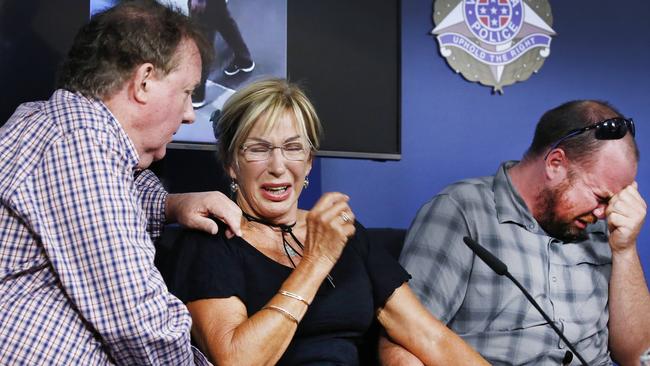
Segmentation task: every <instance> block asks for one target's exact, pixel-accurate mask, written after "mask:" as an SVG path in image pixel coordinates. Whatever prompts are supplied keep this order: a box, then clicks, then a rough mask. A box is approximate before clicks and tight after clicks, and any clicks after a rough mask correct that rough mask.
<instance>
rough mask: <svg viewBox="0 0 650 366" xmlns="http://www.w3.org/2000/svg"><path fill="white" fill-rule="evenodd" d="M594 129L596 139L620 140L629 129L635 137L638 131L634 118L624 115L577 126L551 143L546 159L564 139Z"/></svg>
mask: <svg viewBox="0 0 650 366" xmlns="http://www.w3.org/2000/svg"><path fill="white" fill-rule="evenodd" d="M593 129H596V131H595V134H594V137H595V138H596V140H618V139H622V138H623V137H625V135H626V134H627V132H628V131H630V133H631V134H632V137H634V135H635V133H636V130H635V128H634V121H633V120H632V118H622V117H615V118H609V119H606V120H604V121H600V122H598V123H594V124H592V125H589V126H586V127H582V128H576V129H575V130H571V131H569V132H568V133H567V134H566V135H564V136H563V137H562V138H560V139H559V140H557V141H556V142H555V143H554V144H553V145H551V148H550V149H549V150H548V152H547V153H546V156H544V160H546V158H548V155H549V154H550V153H551V151H553V149H555V148H556V147H558V146H560V144H561V143H562V142H563V141H564V140H567V139H570V138H571V137H575V136H578V135H580V134H581V133H583V132H587V131H589V130H593Z"/></svg>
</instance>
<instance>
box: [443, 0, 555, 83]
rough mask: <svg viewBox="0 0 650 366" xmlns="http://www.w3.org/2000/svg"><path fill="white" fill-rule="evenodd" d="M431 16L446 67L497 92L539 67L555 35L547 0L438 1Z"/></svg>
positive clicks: (548, 51)
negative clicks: (447, 65) (445, 60)
mask: <svg viewBox="0 0 650 366" xmlns="http://www.w3.org/2000/svg"><path fill="white" fill-rule="evenodd" d="M433 21H434V24H435V25H436V27H435V28H434V29H433V31H432V32H431V33H432V34H434V35H436V36H437V39H438V44H439V46H440V53H441V54H442V56H443V57H445V59H447V63H448V64H449V66H450V67H451V68H452V69H453V70H454V71H456V72H457V73H460V74H461V75H463V77H464V78H465V79H467V80H469V81H474V82H479V83H481V84H483V85H487V86H492V87H493V90H494V91H495V92H499V93H503V87H504V86H506V85H511V84H514V83H516V82H518V81H524V80H526V79H528V78H529V77H530V76H531V75H532V74H533V73H536V72H538V71H539V69H540V68H541V67H542V65H543V64H544V60H545V59H546V58H547V57H548V56H549V55H550V54H551V36H553V35H555V31H554V30H553V29H552V28H551V25H552V23H553V16H552V15H551V6H550V5H549V4H548V1H547V0H437V1H436V2H435V5H434V9H433Z"/></svg>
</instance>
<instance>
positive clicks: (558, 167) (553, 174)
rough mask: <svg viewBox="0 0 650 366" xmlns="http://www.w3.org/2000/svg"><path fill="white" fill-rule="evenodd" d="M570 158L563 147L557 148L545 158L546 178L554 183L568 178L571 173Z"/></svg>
mask: <svg viewBox="0 0 650 366" xmlns="http://www.w3.org/2000/svg"><path fill="white" fill-rule="evenodd" d="M569 164H570V162H569V158H568V157H567V156H566V152H564V149H562V148H559V147H557V148H555V149H553V150H551V152H550V153H549V154H548V156H547V157H546V160H544V174H545V177H546V180H547V181H549V182H550V183H551V184H552V185H555V184H557V183H560V182H562V181H564V180H565V179H567V177H568V175H569Z"/></svg>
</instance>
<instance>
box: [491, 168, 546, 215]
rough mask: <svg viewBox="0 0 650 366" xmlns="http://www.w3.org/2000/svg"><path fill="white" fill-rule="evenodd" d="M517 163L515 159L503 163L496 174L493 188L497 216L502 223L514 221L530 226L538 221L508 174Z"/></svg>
mask: <svg viewBox="0 0 650 366" xmlns="http://www.w3.org/2000/svg"><path fill="white" fill-rule="evenodd" d="M517 163H518V161H515V160H511V161H506V162H504V163H502V164H501V165H500V166H499V170H497V173H496V175H495V176H494V181H493V183H492V190H493V191H494V203H495V207H496V211H497V218H498V220H499V223H501V224H503V223H505V222H514V223H516V224H519V225H522V226H530V224H531V223H532V224H536V221H535V219H534V218H533V215H532V214H531V213H530V211H529V210H528V206H526V203H525V202H524V199H523V198H521V196H520V195H519V193H518V192H517V190H516V189H515V187H514V186H513V185H512V181H511V180H510V176H509V175H508V169H510V168H511V167H513V166H515V164H517Z"/></svg>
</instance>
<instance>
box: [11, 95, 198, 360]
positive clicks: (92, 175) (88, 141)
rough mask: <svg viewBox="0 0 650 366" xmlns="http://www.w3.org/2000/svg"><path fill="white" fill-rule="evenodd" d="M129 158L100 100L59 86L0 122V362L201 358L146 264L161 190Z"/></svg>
mask: <svg viewBox="0 0 650 366" xmlns="http://www.w3.org/2000/svg"><path fill="white" fill-rule="evenodd" d="M137 162H138V155H137V152H136V150H135V148H134V146H133V144H132V143H131V141H130V140H129V138H128V136H127V135H126V134H125V132H124V131H123V130H122V128H121V126H120V125H119V123H118V122H117V121H116V120H115V119H114V118H113V117H112V114H111V113H110V112H109V110H108V109H107V108H106V107H105V106H104V105H103V104H102V103H101V102H98V101H92V100H89V99H86V98H84V97H82V96H81V95H78V94H73V93H70V92H67V91H63V90H58V91H56V92H55V93H54V94H53V95H52V97H51V99H50V100H49V101H47V102H34V103H26V104H23V105H21V106H20V107H19V108H18V109H17V110H16V112H15V113H14V115H13V116H12V117H11V119H10V120H9V121H8V122H7V123H6V124H5V126H4V127H3V128H2V129H0V172H1V173H0V365H104V364H110V363H117V364H121V365H145V364H147V365H148V364H164V365H188V364H193V363H194V362H197V363H199V364H202V363H207V361H205V359H204V357H203V356H202V355H201V354H200V353H198V351H195V350H194V349H193V348H192V347H191V345H190V338H189V329H190V324H191V320H190V316H189V314H188V312H187V310H186V309H185V307H184V306H183V304H182V303H181V302H180V301H179V300H177V299H176V298H174V297H173V296H172V295H170V294H169V293H168V292H167V289H166V287H165V284H164V282H163V280H162V278H161V276H160V274H159V273H158V271H157V270H156V268H155V267H154V265H153V259H154V246H153V243H152V237H156V236H157V235H159V233H160V230H161V225H162V224H163V221H164V202H165V199H166V192H165V191H164V189H163V188H162V187H161V185H160V182H159V181H158V180H157V179H156V178H155V176H154V175H153V174H151V173H150V172H148V171H144V172H142V173H140V174H137V173H136V171H135V167H136V165H137ZM150 235H151V237H150Z"/></svg>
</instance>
